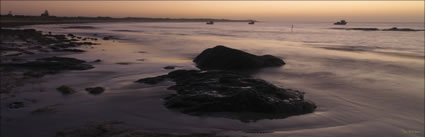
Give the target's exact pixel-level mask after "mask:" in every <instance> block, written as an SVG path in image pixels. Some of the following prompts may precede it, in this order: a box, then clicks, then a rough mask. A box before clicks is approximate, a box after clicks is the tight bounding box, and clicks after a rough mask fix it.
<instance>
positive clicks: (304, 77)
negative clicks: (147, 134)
mask: <svg viewBox="0 0 425 137" xmlns="http://www.w3.org/2000/svg"><path fill="white" fill-rule="evenodd" d="M70 26H91V27H93V28H88V27H86V28H84V27H81V28H78V27H71V28H73V29H70V28H69V27H70ZM292 26H293V27H292ZM392 27H397V28H411V29H418V30H424V23H361V22H358V23H356V22H349V23H348V24H347V25H333V24H332V23H331V22H328V23H287V22H267V21H262V22H256V24H254V25H249V24H248V23H246V22H215V23H214V25H207V24H205V23H204V22H176V23H172V22H167V23H158V22H151V23H149V22H144V23H87V24H51V25H33V26H25V27H23V28H34V29H37V30H41V31H43V32H45V33H47V32H52V33H53V34H68V33H73V34H77V35H80V36H85V37H97V38H98V39H99V40H98V41H95V42H97V43H100V44H99V45H93V46H86V47H81V49H83V50H87V51H88V52H84V53H79V54H65V55H62V56H68V57H75V58H79V59H83V60H87V61H93V60H96V59H100V60H102V62H100V63H93V65H94V66H95V68H94V69H91V70H87V71H70V72H65V73H61V74H58V75H50V76H47V77H43V78H42V79H39V80H34V81H33V82H31V83H30V84H26V85H24V86H22V87H20V88H19V89H17V90H19V91H20V92H21V93H20V94H21V95H20V96H19V97H18V98H34V99H37V100H39V101H38V103H35V104H32V105H30V106H28V107H25V108H24V109H22V110H18V111H17V110H7V109H5V110H3V111H2V117H3V118H2V132H3V133H2V134H4V135H5V137H23V136H34V137H38V136H39V137H42V136H43V137H46V136H54V135H55V133H56V132H57V131H61V130H64V129H72V128H78V127H80V126H82V125H84V124H86V123H88V122H91V121H94V122H96V121H110V120H115V121H123V122H125V123H126V124H127V125H129V126H130V127H131V128H134V129H138V130H144V131H154V132H171V133H199V132H201V133H216V134H218V135H228V136H249V137H259V136H261V137H423V136H424V56H425V53H424V48H425V46H424V31H361V30H344V29H334V28H378V29H389V28H392ZM107 36H110V37H111V38H112V39H111V40H102V38H103V37H107ZM217 45H224V46H227V47H231V48H235V49H240V50H243V51H246V52H249V53H252V54H256V55H265V54H270V55H274V56H277V57H279V58H282V59H283V60H284V61H285V62H286V64H285V65H284V66H282V67H277V68H275V67H274V68H264V69H261V70H258V72H255V73H253V74H252V76H253V77H255V78H259V79H263V80H266V81H268V82H270V83H272V84H274V85H276V86H279V87H282V88H291V89H296V90H300V91H302V92H305V97H304V98H305V99H307V100H310V101H312V102H314V103H316V104H317V106H318V108H317V109H316V111H315V112H314V113H310V114H305V115H298V116H291V117H288V118H284V119H263V120H258V121H250V122H246V121H245V122H244V121H240V120H236V119H229V118H224V117H208V116H191V115H186V114H183V113H180V112H178V111H174V110H169V109H167V108H165V107H164V106H163V103H164V100H162V98H163V97H165V96H167V95H169V94H172V93H174V92H175V91H172V90H167V87H168V86H170V85H172V84H173V83H172V82H164V83H160V84H158V85H145V84H140V83H135V82H134V81H136V80H138V79H141V78H146V77H153V76H159V75H163V74H167V73H168V72H170V71H172V70H167V69H163V67H165V66H176V69H197V68H196V65H195V64H194V63H193V62H192V60H193V59H194V58H195V57H196V56H197V55H198V54H199V53H201V52H202V51H203V50H205V49H207V48H212V47H215V46H217ZM60 85H70V86H72V87H74V88H76V89H77V90H79V92H78V93H76V95H73V96H62V95H61V94H59V93H58V92H57V91H56V90H55V88H56V87H58V86H60ZM91 86H102V87H105V88H106V91H105V92H104V93H102V94H100V95H90V94H88V93H86V92H85V91H84V88H85V87H91ZM40 89H42V90H43V92H38V90H40ZM36 90H37V91H36ZM52 105H53V107H54V108H56V111H55V113H52V114H45V115H37V116H33V115H31V114H30V112H31V111H32V110H34V109H36V108H40V107H45V106H52ZM5 118H6V119H5Z"/></svg>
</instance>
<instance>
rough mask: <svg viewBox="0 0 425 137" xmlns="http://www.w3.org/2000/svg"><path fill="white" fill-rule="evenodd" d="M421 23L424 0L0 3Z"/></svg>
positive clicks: (33, 8) (19, 8)
mask: <svg viewBox="0 0 425 137" xmlns="http://www.w3.org/2000/svg"><path fill="white" fill-rule="evenodd" d="M45 9H47V10H49V12H50V13H51V14H52V15H55V16H111V17H170V18H227V19H257V20H263V21H293V22H297V21H317V22H328V21H335V20H339V19H347V20H350V21H352V22H424V1H339V2H338V1H314V2H311V1H1V14H7V13H8V12H9V11H12V12H13V13H14V14H21V15H40V13H41V12H43V11H44V10H45Z"/></svg>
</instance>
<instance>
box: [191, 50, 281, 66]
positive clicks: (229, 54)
mask: <svg viewBox="0 0 425 137" xmlns="http://www.w3.org/2000/svg"><path fill="white" fill-rule="evenodd" d="M193 62H195V63H196V65H197V67H198V68H200V69H204V70H209V69H222V70H237V69H256V68H262V67H274V66H282V65H284V64H285V62H284V61H283V60H282V59H280V58H277V57H274V56H272V55H263V56H257V55H253V54H250V53H247V52H244V51H241V50H237V49H232V48H228V47H225V46H221V45H219V46H216V47H214V48H209V49H206V50H204V51H203V52H202V53H201V54H199V55H198V56H197V57H196V58H195V59H194V60H193Z"/></svg>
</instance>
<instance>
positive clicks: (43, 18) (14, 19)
mask: <svg viewBox="0 0 425 137" xmlns="http://www.w3.org/2000/svg"><path fill="white" fill-rule="evenodd" d="M0 19H1V20H0V24H1V26H2V27H16V26H24V25H37V24H68V23H101V22H208V21H214V22H253V21H255V20H251V19H246V20H231V19H211V18H150V17H124V18H113V17H103V16H98V17H85V16H78V17H66V16H51V15H49V12H48V11H47V10H46V11H45V12H43V13H41V15H40V16H29V15H13V14H12V13H11V12H9V13H8V14H6V15H1V16H0Z"/></svg>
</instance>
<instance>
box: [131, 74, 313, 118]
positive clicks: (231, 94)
mask: <svg viewBox="0 0 425 137" xmlns="http://www.w3.org/2000/svg"><path fill="white" fill-rule="evenodd" d="M166 79H169V80H172V81H174V82H175V83H176V85H174V86H171V87H169V89H171V90H175V91H177V94H173V95H170V96H168V97H166V98H165V106H166V107H167V108H171V109H176V110H179V111H181V112H183V113H186V114H190V115H215V114H217V113H223V112H224V113H232V114H231V116H230V117H231V118H236V119H240V120H242V121H251V120H258V119H265V118H285V117H288V116H292V115H300V114H306V113H311V112H313V111H314V110H315V108H316V105H315V104H314V103H312V102H310V101H306V100H304V93H303V92H300V91H297V90H292V89H284V88H279V87H276V86H274V85H272V84H270V83H268V82H266V81H264V80H260V79H255V78H252V77H250V76H248V75H244V74H239V73H236V72H231V71H221V70H213V71H198V70H176V71H172V72H170V73H168V75H163V76H158V77H152V78H145V79H141V80H138V81H137V82H142V83H147V84H156V83H159V82H160V81H163V80H166ZM216 112H217V113H216ZM247 113H248V115H249V114H253V113H255V115H251V116H252V117H243V116H246V115H245V114H247Z"/></svg>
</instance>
